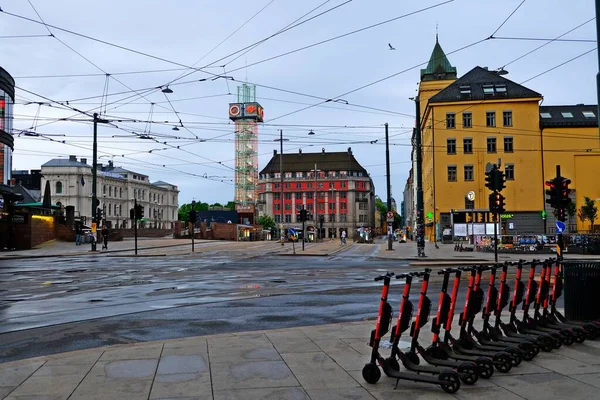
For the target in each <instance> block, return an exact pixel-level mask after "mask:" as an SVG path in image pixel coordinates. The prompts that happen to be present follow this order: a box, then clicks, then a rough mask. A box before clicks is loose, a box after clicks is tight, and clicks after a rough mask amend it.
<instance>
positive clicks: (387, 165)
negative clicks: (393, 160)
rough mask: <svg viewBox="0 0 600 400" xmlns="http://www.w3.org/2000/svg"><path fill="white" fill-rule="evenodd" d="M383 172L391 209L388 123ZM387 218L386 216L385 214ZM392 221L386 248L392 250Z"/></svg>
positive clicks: (389, 223) (390, 209)
mask: <svg viewBox="0 0 600 400" xmlns="http://www.w3.org/2000/svg"><path fill="white" fill-rule="evenodd" d="M385 174H386V184H387V209H388V212H389V211H393V210H392V184H391V181H390V180H391V177H390V139H389V135H388V124H387V122H386V123H385ZM386 218H387V216H386ZM392 224H393V223H392V222H387V225H388V247H387V249H388V250H393V247H392V241H393V239H392V232H393V225H392Z"/></svg>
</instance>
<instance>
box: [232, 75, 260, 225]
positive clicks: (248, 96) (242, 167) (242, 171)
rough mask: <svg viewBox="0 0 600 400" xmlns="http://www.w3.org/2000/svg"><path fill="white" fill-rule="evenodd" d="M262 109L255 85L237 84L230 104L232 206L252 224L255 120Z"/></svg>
mask: <svg viewBox="0 0 600 400" xmlns="http://www.w3.org/2000/svg"><path fill="white" fill-rule="evenodd" d="M263 118H264V110H263V108H262V106H261V105H260V104H258V103H257V102H256V86H253V85H246V84H243V85H242V86H238V88H237V103H230V104H229V119H231V120H232V121H233V122H235V198H234V201H235V209H236V211H237V212H238V214H239V216H240V218H241V220H242V222H243V223H246V224H253V223H255V221H254V216H255V210H256V200H257V184H258V123H260V122H263Z"/></svg>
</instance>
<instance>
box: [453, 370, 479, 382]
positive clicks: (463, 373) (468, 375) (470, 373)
mask: <svg viewBox="0 0 600 400" xmlns="http://www.w3.org/2000/svg"><path fill="white" fill-rule="evenodd" d="M457 372H458V374H459V375H460V380H461V381H463V383H464V384H465V385H474V384H475V383H476V382H477V381H478V380H479V375H477V367H476V366H475V367H474V366H472V365H461V366H459V367H458V370H457Z"/></svg>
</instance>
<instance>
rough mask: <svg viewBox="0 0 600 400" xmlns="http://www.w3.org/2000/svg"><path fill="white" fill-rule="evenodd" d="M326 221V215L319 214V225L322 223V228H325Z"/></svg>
mask: <svg viewBox="0 0 600 400" xmlns="http://www.w3.org/2000/svg"><path fill="white" fill-rule="evenodd" d="M324 223H325V216H324V215H323V214H321V215H319V225H321V229H323V224H324Z"/></svg>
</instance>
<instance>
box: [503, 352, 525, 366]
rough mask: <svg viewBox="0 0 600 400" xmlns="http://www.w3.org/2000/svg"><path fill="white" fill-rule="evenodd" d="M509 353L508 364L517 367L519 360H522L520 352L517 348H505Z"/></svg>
mask: <svg viewBox="0 0 600 400" xmlns="http://www.w3.org/2000/svg"><path fill="white" fill-rule="evenodd" d="M505 351H506V352H507V353H508V354H509V355H510V358H511V360H510V364H511V365H512V366H513V367H518V366H519V365H520V364H521V362H522V361H523V357H522V356H521V352H520V351H519V350H518V349H514V348H510V347H509V348H507V349H506V350H505Z"/></svg>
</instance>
